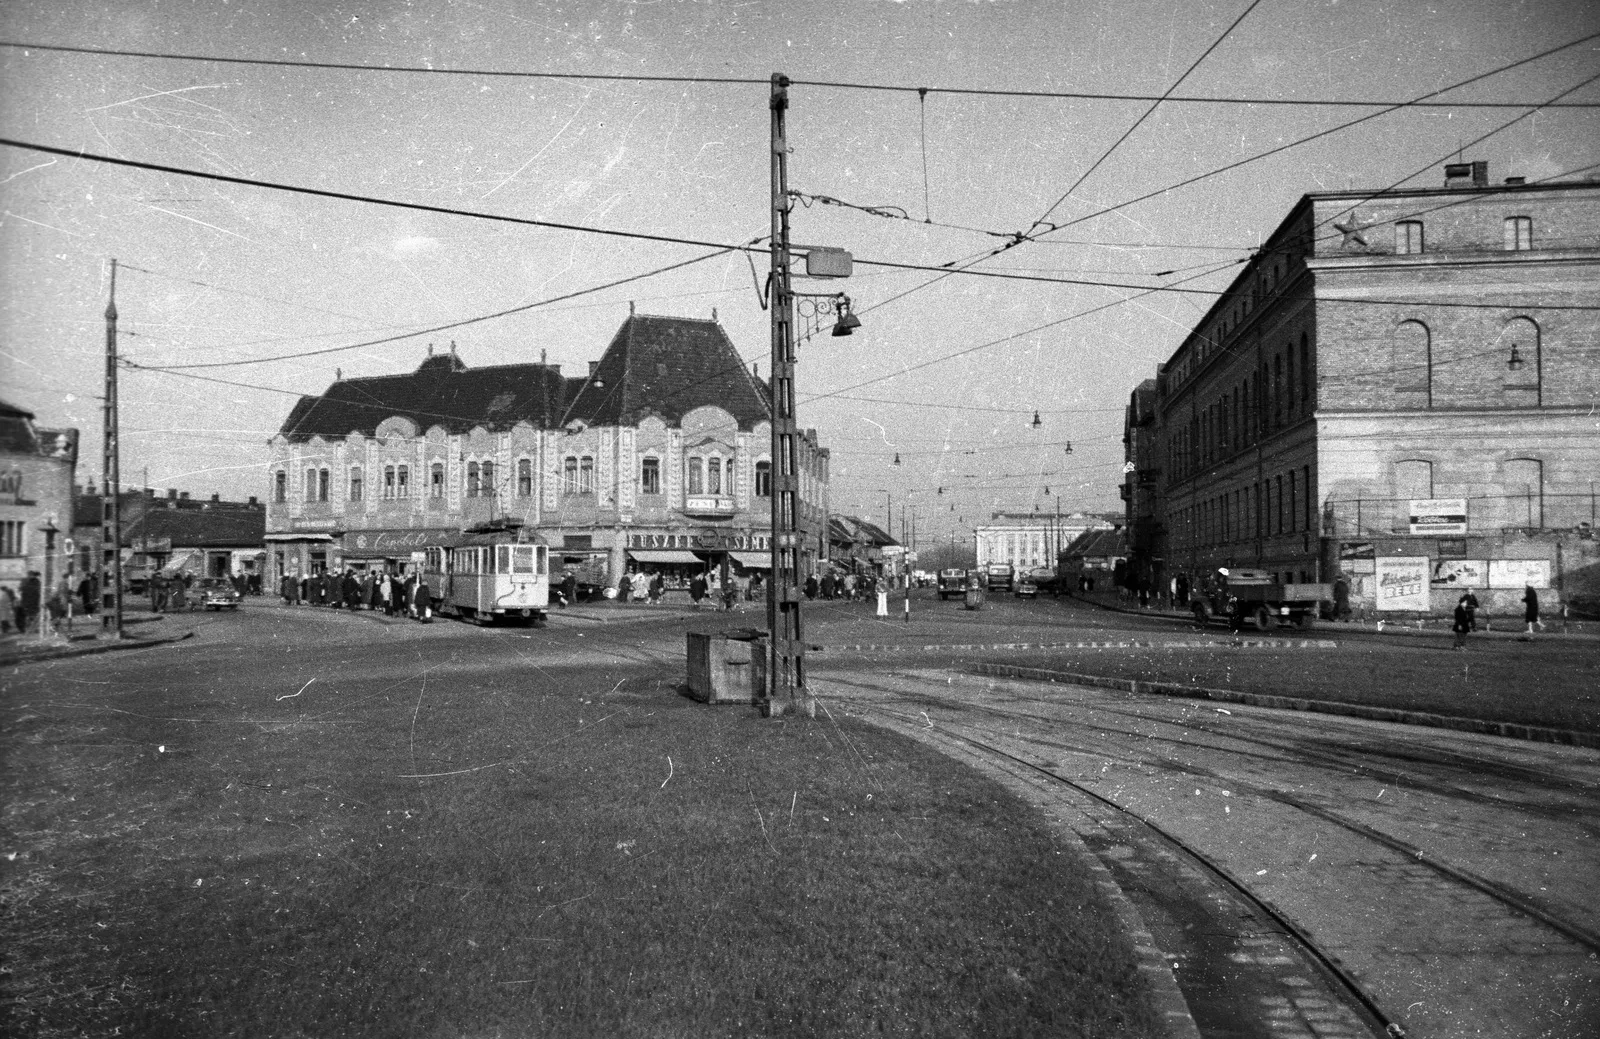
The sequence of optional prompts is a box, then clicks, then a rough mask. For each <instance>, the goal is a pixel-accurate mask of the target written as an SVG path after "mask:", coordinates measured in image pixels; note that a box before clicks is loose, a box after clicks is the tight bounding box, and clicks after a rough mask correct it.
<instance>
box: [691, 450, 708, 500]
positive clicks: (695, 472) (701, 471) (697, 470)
mask: <svg viewBox="0 0 1600 1039" xmlns="http://www.w3.org/2000/svg"><path fill="white" fill-rule="evenodd" d="M689 493H690V494H704V493H706V469H705V460H704V459H700V458H691V459H689Z"/></svg>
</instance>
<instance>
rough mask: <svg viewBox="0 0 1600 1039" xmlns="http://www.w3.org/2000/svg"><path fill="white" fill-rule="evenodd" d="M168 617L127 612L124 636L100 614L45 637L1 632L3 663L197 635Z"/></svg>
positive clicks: (0, 660) (161, 643)
mask: <svg viewBox="0 0 1600 1039" xmlns="http://www.w3.org/2000/svg"><path fill="white" fill-rule="evenodd" d="M167 620H168V618H167V617H165V616H162V615H160V614H152V613H147V612H143V611H140V612H132V613H124V615H123V618H122V638H120V639H114V638H112V637H111V636H110V635H109V634H107V633H105V632H103V631H102V630H101V627H100V618H99V617H98V616H94V615H91V616H87V617H77V618H75V619H74V620H73V625H72V628H73V630H72V631H70V632H68V631H62V632H60V633H58V634H55V635H48V636H43V637H41V636H40V635H39V634H38V633H37V632H31V633H29V634H26V635H19V634H17V633H16V632H8V633H6V634H4V635H0V667H11V666H13V665H16V664H23V663H34V662H35V661H40V660H57V659H60V658H62V657H81V656H89V655H91V654H94V653H115V652H119V651H121V650H125V649H147V648H149V647H151V646H164V645H169V644H171V643H174V642H182V641H183V640H184V639H187V638H189V637H191V636H192V635H194V632H193V630H191V629H188V628H184V627H179V626H177V625H173V624H167V623H163V622H165V621H167Z"/></svg>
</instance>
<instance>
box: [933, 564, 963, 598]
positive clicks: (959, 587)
mask: <svg viewBox="0 0 1600 1039" xmlns="http://www.w3.org/2000/svg"><path fill="white" fill-rule="evenodd" d="M966 590H967V572H966V571H965V570H963V569H961V568H960V567H956V568H954V569H951V570H940V571H939V598H941V599H948V598H950V597H951V596H952V595H955V596H960V595H964V594H965V593H966Z"/></svg>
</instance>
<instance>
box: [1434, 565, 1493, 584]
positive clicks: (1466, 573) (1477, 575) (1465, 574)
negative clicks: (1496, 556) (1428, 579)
mask: <svg viewBox="0 0 1600 1039" xmlns="http://www.w3.org/2000/svg"><path fill="white" fill-rule="evenodd" d="M1433 586H1434V587H1435V588H1487V587H1489V561H1488V560H1487V559H1441V560H1439V561H1438V562H1436V563H1434V564H1433Z"/></svg>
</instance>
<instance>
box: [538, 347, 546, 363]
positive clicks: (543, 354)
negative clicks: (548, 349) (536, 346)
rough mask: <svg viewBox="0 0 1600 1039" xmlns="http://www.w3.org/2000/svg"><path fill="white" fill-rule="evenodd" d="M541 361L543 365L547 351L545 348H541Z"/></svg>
mask: <svg viewBox="0 0 1600 1039" xmlns="http://www.w3.org/2000/svg"><path fill="white" fill-rule="evenodd" d="M539 363H540V364H541V365H542V364H544V363H545V351H544V349H543V348H540V350H539Z"/></svg>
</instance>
